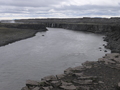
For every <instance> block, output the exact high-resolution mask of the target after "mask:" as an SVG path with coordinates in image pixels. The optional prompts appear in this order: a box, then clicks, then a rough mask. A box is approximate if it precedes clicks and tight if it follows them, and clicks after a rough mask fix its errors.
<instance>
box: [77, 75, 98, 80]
mask: <svg viewBox="0 0 120 90" xmlns="http://www.w3.org/2000/svg"><path fill="white" fill-rule="evenodd" d="M78 79H79V80H90V79H92V80H93V79H98V77H97V76H84V77H78Z"/></svg>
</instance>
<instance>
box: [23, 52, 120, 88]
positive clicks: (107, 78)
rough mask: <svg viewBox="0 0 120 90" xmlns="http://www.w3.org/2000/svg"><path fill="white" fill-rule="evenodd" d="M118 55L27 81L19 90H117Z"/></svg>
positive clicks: (119, 85)
mask: <svg viewBox="0 0 120 90" xmlns="http://www.w3.org/2000/svg"><path fill="white" fill-rule="evenodd" d="M119 75H120V54H119V53H111V54H106V55H105V56H104V57H102V58H99V59H98V61H86V62H85V63H83V64H82V65H81V66H77V67H74V68H68V69H66V70H64V73H63V74H60V75H56V76H54V75H51V76H47V77H44V78H42V79H41V81H33V80H27V81H26V86H25V87H23V88H22V89H21V90H119V89H120V76H119Z"/></svg>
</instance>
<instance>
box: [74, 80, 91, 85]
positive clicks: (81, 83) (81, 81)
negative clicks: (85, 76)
mask: <svg viewBox="0 0 120 90" xmlns="http://www.w3.org/2000/svg"><path fill="white" fill-rule="evenodd" d="M73 82H74V83H76V84H79V85H91V84H93V80H74V81H73Z"/></svg>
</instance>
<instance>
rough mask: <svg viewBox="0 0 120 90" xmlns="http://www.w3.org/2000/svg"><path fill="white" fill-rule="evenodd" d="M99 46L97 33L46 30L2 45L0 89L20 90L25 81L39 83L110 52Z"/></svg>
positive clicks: (100, 41)
mask: <svg viewBox="0 0 120 90" xmlns="http://www.w3.org/2000/svg"><path fill="white" fill-rule="evenodd" d="M103 44H106V42H104V41H103V35H100V34H93V33H89V32H80V31H72V30H67V29H61V28H48V31H47V32H39V33H37V34H36V36H34V37H32V38H29V39H25V40H21V41H18V42H15V43H12V44H9V45H6V46H2V47H0V90H20V89H21V88H22V87H23V86H24V85H25V81H26V80H27V79H31V80H40V79H41V78H42V77H44V76H48V75H56V74H61V73H63V71H64V70H65V69H66V68H68V67H75V66H78V65H81V63H83V62H85V61H97V60H98V58H101V57H102V56H104V54H105V53H109V52H110V50H107V52H104V50H106V49H105V48H104V47H103ZM99 47H101V49H99ZM100 50H101V51H100Z"/></svg>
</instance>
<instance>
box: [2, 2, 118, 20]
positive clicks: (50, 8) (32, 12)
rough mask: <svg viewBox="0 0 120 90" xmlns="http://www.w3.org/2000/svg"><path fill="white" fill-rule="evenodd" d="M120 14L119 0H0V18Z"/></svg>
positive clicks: (109, 15) (106, 15) (108, 15)
mask: <svg viewBox="0 0 120 90" xmlns="http://www.w3.org/2000/svg"><path fill="white" fill-rule="evenodd" d="M111 16H120V0H0V19H19V18H41V17H44V18H51V17H53V18H57V17H59V18H69V17H73V18H77V17H111Z"/></svg>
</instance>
